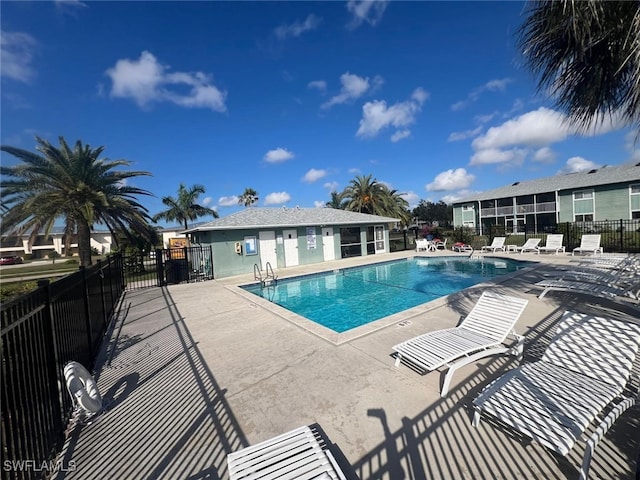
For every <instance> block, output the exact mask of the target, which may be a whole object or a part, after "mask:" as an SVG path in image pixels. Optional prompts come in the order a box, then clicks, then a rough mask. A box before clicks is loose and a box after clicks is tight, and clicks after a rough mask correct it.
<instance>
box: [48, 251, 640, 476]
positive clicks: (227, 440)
mask: <svg viewBox="0 0 640 480" xmlns="http://www.w3.org/2000/svg"><path fill="white" fill-rule="evenodd" d="M447 254H448V255H450V254H451V253H450V252H448V253H447ZM414 255H415V252H402V253H401V254H385V255H377V256H371V257H358V258H354V259H346V260H337V261H335V262H332V264H331V265H328V264H323V265H307V266H304V267H302V266H301V267H292V268H288V269H280V270H278V271H277V272H276V273H278V274H279V276H280V277H281V278H282V277H285V276H297V275H302V274H305V273H309V272H316V271H319V270H320V269H322V270H332V269H334V268H345V267H349V266H354V265H359V264H364V263H371V262H379V261H386V260H392V259H395V258H404V257H407V256H414ZM442 255H443V253H442V252H436V253H430V254H426V255H425V256H442ZM497 256H504V257H507V258H508V257H511V258H518V259H523V260H530V261H531V260H533V261H538V260H539V261H540V265H537V266H536V267H535V268H528V269H525V270H523V271H522V272H521V273H520V274H518V275H514V276H509V279H508V280H507V281H504V280H505V279H502V281H500V280H497V282H498V283H496V284H495V285H492V286H491V288H494V289H496V290H497V291H501V292H504V293H508V294H512V295H516V296H521V297H523V298H526V299H528V300H529V304H528V306H527V308H526V310H525V312H524V314H523V315H522V317H521V319H520V320H519V322H518V324H517V327H516V328H517V331H518V333H520V334H525V335H526V345H525V360H524V361H533V360H535V359H536V358H538V357H539V356H540V354H541V352H542V351H543V350H544V348H545V346H546V344H547V343H548V341H549V339H550V337H551V335H552V333H553V330H554V325H555V322H556V321H557V320H558V318H559V316H560V315H561V314H562V312H564V310H567V309H576V310H580V311H596V312H598V313H599V314H603V311H602V310H598V309H599V308H606V309H610V308H611V307H614V306H617V305H618V304H613V303H610V302H604V301H600V300H598V301H594V299H589V298H587V297H584V296H578V295H570V294H565V293H562V294H561V293H552V294H549V295H548V296H546V297H545V298H543V299H538V298H537V297H536V294H537V293H539V292H540V291H539V290H532V288H531V286H532V285H533V284H534V283H535V282H536V281H538V280H540V279H542V278H544V277H545V275H551V274H553V272H554V270H555V269H557V268H558V267H559V266H562V265H567V264H569V261H570V260H571V257H570V256H568V255H557V256H554V255H544V256H540V257H538V256H537V255H532V254H525V255H519V254H518V255H515V254H511V255H508V254H505V255H497ZM574 260H575V258H574ZM250 282H253V276H252V275H248V276H240V277H233V278H227V279H221V280H213V281H208V282H201V283H195V284H183V285H175V286H170V287H168V288H149V289H144V290H138V291H132V292H127V293H126V295H125V296H124V298H123V303H122V305H121V311H120V315H119V316H118V318H117V320H116V322H115V325H114V328H113V331H112V332H110V335H109V337H108V338H107V340H108V341H107V342H105V347H104V349H103V352H102V355H101V357H100V359H99V363H98V368H97V372H96V376H97V380H98V385H99V387H100V390H101V392H102V393H103V396H104V397H105V400H106V401H107V402H109V405H108V409H107V411H106V413H104V414H103V415H101V416H100V417H98V419H97V420H95V421H94V422H93V423H90V424H88V425H82V424H76V425H75V426H72V428H71V429H70V431H69V435H68V438H67V441H66V442H65V445H64V449H63V451H62V454H61V456H60V462H61V463H60V465H61V466H62V467H63V470H61V471H59V473H58V475H57V478H69V479H74V478H79V479H85V478H90V479H94V478H127V479H143V478H145V479H146V478H148V479H151V478H172V479H175V478H181V479H187V478H188V479H217V478H228V472H227V466H226V454H227V453H229V452H231V451H235V450H237V449H239V448H242V447H243V446H246V445H251V444H255V443H257V442H259V441H261V440H265V439H267V438H270V437H273V436H275V435H278V434H280V433H283V432H285V431H287V430H291V429H293V428H295V427H298V426H301V425H305V424H313V423H318V424H319V425H320V426H321V427H322V429H323V430H324V432H325V433H326V435H327V436H328V438H329V439H330V440H331V441H332V442H334V444H335V446H336V447H337V448H338V449H339V452H341V454H342V457H341V458H339V460H341V461H342V462H343V463H344V464H345V465H347V466H349V467H350V468H351V469H352V470H353V473H354V474H355V475H357V477H359V478H360V479H362V480H365V479H390V480H396V479H398V480H401V479H418V480H419V479H461V478H468V479H475V478H504V479H512V478H527V479H531V478H541V479H542V478H545V479H555V478H559V479H562V478H577V475H578V466H579V464H580V462H581V458H582V453H583V450H584V442H583V441H581V442H579V443H578V445H577V446H576V448H574V449H573V451H572V452H571V453H570V454H569V455H568V456H567V457H561V456H558V455H555V454H553V453H551V452H550V451H549V450H547V449H545V448H544V447H541V446H539V445H537V444H532V443H529V442H526V441H523V440H522V439H519V438H516V437H515V436H514V435H512V434H511V433H510V432H509V431H508V430H506V429H504V428H501V427H499V426H496V425H494V424H492V423H491V422H488V421H483V422H481V424H480V426H479V427H478V428H473V427H472V426H471V417H472V408H471V401H472V400H473V398H474V397H475V396H476V395H477V394H478V393H479V391H480V390H481V389H482V387H483V386H484V385H486V384H487V383H488V382H489V381H490V380H491V379H493V378H495V377H496V376H497V375H499V374H500V373H501V372H504V371H505V369H508V368H511V367H512V366H513V365H514V364H515V363H514V361H513V360H512V359H511V358H510V357H509V358H506V357H495V358H488V359H484V360H482V361H479V362H477V363H475V364H472V365H468V366H466V367H463V368H462V369H460V370H459V371H458V372H456V374H455V376H454V377H453V381H452V384H451V387H450V391H449V395H448V396H447V397H446V398H444V399H442V398H440V396H439V390H440V383H441V379H442V376H443V375H442V373H441V372H439V371H436V372H432V373H429V374H427V375H420V374H418V373H416V372H415V371H413V370H411V369H410V368H408V367H406V366H400V367H395V366H394V360H393V358H392V356H391V353H392V350H391V347H392V346H393V345H395V344H397V343H399V342H401V341H403V340H405V339H408V338H411V337H413V336H415V335H418V334H420V333H423V332H426V331H430V330H436V329H439V328H447V327H452V326H455V325H456V324H457V323H458V322H459V320H460V318H461V317H462V316H464V315H465V314H466V313H467V312H468V311H469V310H470V309H471V308H472V306H473V305H474V304H475V301H476V299H477V298H478V296H479V294H480V293H481V291H482V290H483V289H484V288H487V287H486V285H483V286H476V287H472V288H470V289H467V290H464V291H462V292H459V293H457V294H454V295H451V296H449V297H447V299H446V300H439V301H437V302H438V304H437V305H435V306H432V307H429V308H427V309H426V310H425V311H424V312H418V313H417V314H416V315H411V316H409V317H408V318H402V319H400V318H398V319H394V321H393V322H391V323H390V324H389V325H386V326H383V327H382V328H379V329H376V330H374V331H371V332H367V333H366V334H363V335H360V336H357V337H354V338H351V339H348V340H346V341H343V342H337V343H336V342H334V341H332V340H331V339H326V338H323V337H322V336H319V335H318V334H317V333H314V332H312V331H309V330H308V329H306V328H304V326H300V325H298V324H296V323H295V322H293V321H291V319H288V318H285V317H283V315H282V312H277V311H275V312H274V311H273V310H272V309H270V308H265V306H264V305H262V304H261V302H257V301H255V298H257V297H254V301H251V299H249V298H247V297H246V296H245V295H243V294H242V292H240V289H239V288H238V287H237V285H241V284H245V283H250ZM432 303H433V302H432ZM618 310H625V311H626V312H627V313H628V314H629V316H631V315H634V318H635V320H636V321H638V319H637V312H636V313H634V312H633V311H632V310H630V309H624V308H623V307H620V308H619V309H618ZM604 314H610V315H622V313H618V311H614V310H605V312H604ZM638 363H639V362H636V365H635V367H634V372H635V374H636V375H637V374H638V372H640V366H639V365H638ZM639 430H640V419H639V416H638V409H637V408H636V409H631V410H629V411H627V413H626V414H625V415H624V416H623V417H621V418H620V419H619V420H618V422H616V424H615V426H614V427H613V428H612V429H611V430H610V432H609V434H608V435H607V436H606V437H605V438H604V439H603V441H602V442H601V443H600V444H599V446H598V448H597V449H596V453H595V456H594V459H593V461H592V470H591V475H592V476H591V477H590V478H622V479H625V478H629V479H631V478H633V477H634V475H635V461H636V458H637V455H638V449H639V448H640V438H638V435H637V432H638V431H639ZM70 462H73V463H72V464H71V463H70ZM70 465H72V466H73V468H65V466H66V467H69V466H70ZM64 470H66V471H64Z"/></svg>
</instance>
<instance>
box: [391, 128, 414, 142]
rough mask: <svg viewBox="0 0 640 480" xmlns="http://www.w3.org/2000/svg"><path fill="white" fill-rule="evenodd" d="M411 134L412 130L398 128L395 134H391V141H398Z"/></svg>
mask: <svg viewBox="0 0 640 480" xmlns="http://www.w3.org/2000/svg"><path fill="white" fill-rule="evenodd" d="M410 136H411V130H398V131H397V132H395V133H394V134H393V135H391V141H392V142H393V143H396V142H399V141H400V140H404V139H405V138H408V137H410Z"/></svg>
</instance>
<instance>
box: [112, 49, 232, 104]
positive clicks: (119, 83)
mask: <svg viewBox="0 0 640 480" xmlns="http://www.w3.org/2000/svg"><path fill="white" fill-rule="evenodd" d="M168 69H169V67H168V66H166V65H162V64H160V63H159V62H158V60H157V59H156V57H155V56H154V55H153V54H152V53H150V52H147V51H144V52H142V54H141V55H140V58H139V59H138V60H129V59H121V60H118V61H117V62H116V64H115V66H114V67H112V68H109V69H108V70H107V71H106V74H107V75H108V76H109V77H110V78H111V81H112V82H113V83H112V86H111V96H112V97H119V98H131V99H133V100H134V101H135V102H136V103H137V104H138V105H139V106H140V107H144V106H146V105H148V104H150V103H152V102H165V101H166V102H171V103H174V104H176V105H180V106H182V107H188V108H210V109H211V110H214V111H217V112H224V111H226V109H227V108H226V106H225V99H226V96H227V92H225V91H222V90H220V89H218V88H217V87H216V86H214V85H213V84H212V83H211V76H210V75H207V74H205V73H202V72H190V73H186V72H173V73H170V72H169V71H168ZM185 86H186V87H187V90H188V91H187V93H180V92H181V91H182V90H183V89H184V87H185Z"/></svg>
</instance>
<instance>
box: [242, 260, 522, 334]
mask: <svg viewBox="0 0 640 480" xmlns="http://www.w3.org/2000/svg"><path fill="white" fill-rule="evenodd" d="M527 265H528V263H527V262H518V261H515V260H509V259H502V258H482V259H469V258H468V257H465V258H457V257H445V258H443V257H440V258H413V259H407V260H398V261H393V262H385V263H379V264H375V265H369V266H364V267H355V268H348V269H344V270H338V271H334V272H330V273H322V274H315V275H307V276H304V277H296V278H291V279H286V280H278V282H277V284H276V285H275V286H268V287H264V288H263V287H261V286H260V285H259V284H252V285H245V286H243V287H242V288H244V289H245V290H247V291H249V292H251V293H254V294H256V295H259V296H261V297H263V298H266V299H267V300H270V301H271V302H273V303H276V304H278V305H280V306H282V307H284V308H286V309H288V310H290V311H292V312H294V313H297V314H298V315H301V316H303V317H306V318H308V319H309V320H312V321H314V322H316V323H319V324H320V325H324V326H325V327H328V328H330V329H331V330H333V331H335V332H338V333H342V332H346V331H347V330H351V329H352V328H355V327H359V326H361V325H364V324H367V323H369V322H373V321H375V320H378V319H380V318H383V317H386V316H388V315H393V314H394V313H398V312H401V311H402V310H406V309H408V308H412V307H415V306H417V305H420V304H423V303H426V302H430V301H432V300H435V299H437V298H440V297H443V296H445V295H449V294H451V293H454V292H457V291H459V290H463V289H465V288H467V287H470V286H472V285H475V284H477V283H481V282H485V281H487V280H489V279H491V278H494V277H496V276H499V275H504V274H506V273H510V272H514V271H516V270H518V269H521V268H524V267H525V266H527Z"/></svg>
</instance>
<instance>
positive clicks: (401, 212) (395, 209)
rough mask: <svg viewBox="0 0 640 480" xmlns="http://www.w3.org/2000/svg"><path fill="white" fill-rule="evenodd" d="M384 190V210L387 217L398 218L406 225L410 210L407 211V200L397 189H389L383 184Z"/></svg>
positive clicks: (409, 220)
mask: <svg viewBox="0 0 640 480" xmlns="http://www.w3.org/2000/svg"><path fill="white" fill-rule="evenodd" d="M383 189H384V190H385V193H386V195H385V202H384V211H385V215H386V216H388V217H394V218H399V219H400V222H401V223H402V224H404V225H408V224H409V223H410V222H411V212H409V202H407V200H406V199H405V198H404V197H403V196H402V195H403V194H402V193H399V192H398V191H397V190H390V189H389V188H388V187H387V186H386V185H383Z"/></svg>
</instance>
